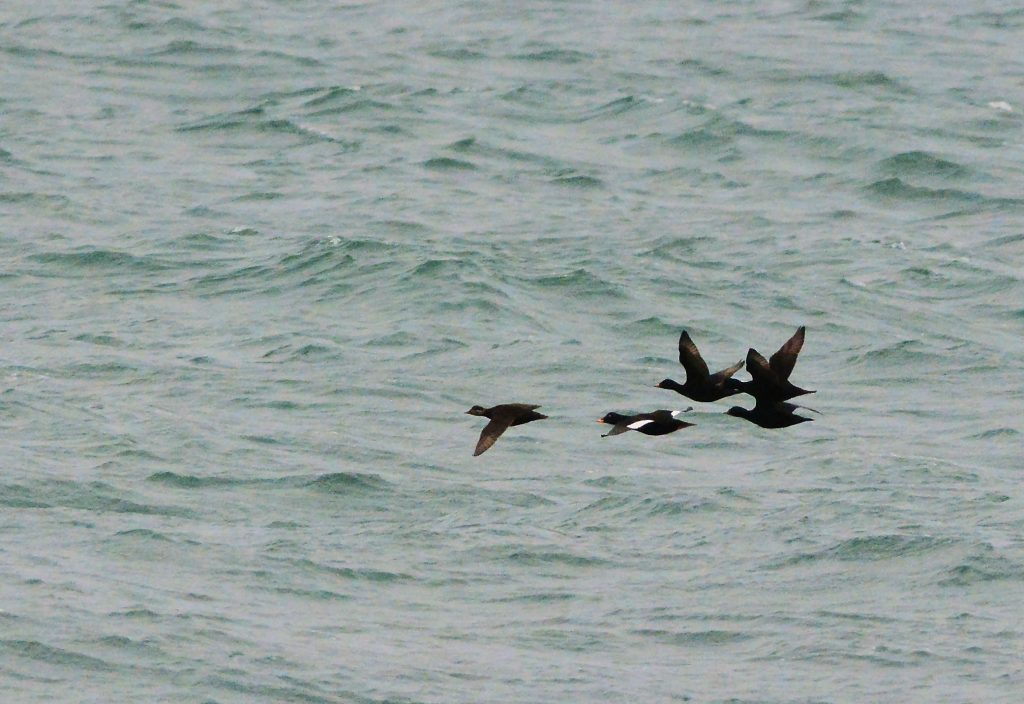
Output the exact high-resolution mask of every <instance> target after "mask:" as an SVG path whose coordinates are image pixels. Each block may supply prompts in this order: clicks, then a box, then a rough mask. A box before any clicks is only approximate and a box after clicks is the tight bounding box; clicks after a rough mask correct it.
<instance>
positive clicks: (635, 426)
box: [626, 420, 654, 430]
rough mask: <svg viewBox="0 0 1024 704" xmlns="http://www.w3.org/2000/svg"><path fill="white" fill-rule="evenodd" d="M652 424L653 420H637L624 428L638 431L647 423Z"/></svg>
mask: <svg viewBox="0 0 1024 704" xmlns="http://www.w3.org/2000/svg"><path fill="white" fill-rule="evenodd" d="M653 422H654V421H653V420H638V421H637V422H635V423H630V424H629V425H627V426H626V427H627V428H629V429H630V430H640V428H642V427H644V426H645V425H647V424H648V423H653Z"/></svg>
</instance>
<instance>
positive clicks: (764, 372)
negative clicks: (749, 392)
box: [747, 347, 775, 384]
mask: <svg viewBox="0 0 1024 704" xmlns="http://www.w3.org/2000/svg"><path fill="white" fill-rule="evenodd" d="M747 373H748V374H750V377H751V379H753V381H754V382H755V383H762V384H774V383H775V372H773V371H772V368H771V367H770V366H769V365H768V360H767V359H765V358H764V356H763V355H761V353H760V352H758V351H757V350H755V349H754V348H753V347H751V348H750V349H749V350H747Z"/></svg>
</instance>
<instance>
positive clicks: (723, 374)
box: [711, 359, 743, 384]
mask: <svg viewBox="0 0 1024 704" xmlns="http://www.w3.org/2000/svg"><path fill="white" fill-rule="evenodd" d="M740 369H743V360H742V359H741V360H740V361H738V362H736V364H734V365H732V366H731V367H726V368H725V369H723V370H722V371H720V372H715V373H714V374H712V375H711V381H712V382H713V383H715V384H721V383H722V382H723V381H725V380H726V379H728V378H729V377H731V376H732V375H733V374H735V373H736V372H738V371H739V370H740Z"/></svg>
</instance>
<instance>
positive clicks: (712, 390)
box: [656, 330, 743, 402]
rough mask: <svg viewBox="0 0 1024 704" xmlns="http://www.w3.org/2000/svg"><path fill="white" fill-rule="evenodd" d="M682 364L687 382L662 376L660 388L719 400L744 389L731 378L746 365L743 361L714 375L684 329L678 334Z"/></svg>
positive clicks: (697, 398)
mask: <svg viewBox="0 0 1024 704" xmlns="http://www.w3.org/2000/svg"><path fill="white" fill-rule="evenodd" d="M679 363H680V364H682V365H683V368H684V369H685V370H686V383H685V384H680V383H678V382H676V381H673V380H672V379H663V380H662V381H661V382H659V383H658V384H656V386H657V388H659V389H671V390H672V391H675V392H676V393H680V394H682V395H683V396H685V397H686V398H688V399H691V400H693V401H706V402H710V401H717V400H718V399H720V398H725V397H726V396H732V395H733V394H738V393H740V392H741V391H742V389H740V388H737V387H736V386H733V385H730V384H729V381H730V377H732V375H733V374H735V373H736V372H738V371H739V370H740V369H742V368H743V360H740V361H739V362H737V363H736V364H734V365H732V366H731V367H726V368H725V369H723V370H721V371H719V372H715V373H714V374H712V373H711V372H710V371H709V370H708V365H707V362H705V361H704V358H703V357H701V356H700V351H699V350H698V349H697V345H695V344H693V340H691V339H690V335H689V334H688V333H687V332H686V331H685V330H683V332H682V334H680V335H679Z"/></svg>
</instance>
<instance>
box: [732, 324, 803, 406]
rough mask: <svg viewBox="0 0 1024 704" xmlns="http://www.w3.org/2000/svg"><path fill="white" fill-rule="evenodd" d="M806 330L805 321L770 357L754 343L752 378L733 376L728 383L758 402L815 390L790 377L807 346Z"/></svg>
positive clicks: (750, 363)
mask: <svg viewBox="0 0 1024 704" xmlns="http://www.w3.org/2000/svg"><path fill="white" fill-rule="evenodd" d="M805 330H806V328H805V327H804V326H803V325H801V326H800V327H799V328H797V330H796V332H795V333H793V337H791V338H789V339H788V340H786V342H785V344H783V345H782V347H780V348H779V350H778V352H776V353H775V354H773V355H772V356H771V358H770V359H767V360H766V359H765V358H764V357H763V356H762V355H761V354H760V353H759V352H758V351H757V350H755V349H754V348H753V347H751V348H750V349H749V350H747V373H748V374H750V381H740V380H738V379H731V380H730V381H729V385H730V386H731V387H732V388H734V389H737V390H738V391H742V392H743V393H746V394H750V395H751V396H753V397H754V398H755V399H756V400H757V402H758V403H765V402H779V401H786V400H789V399H791V398H793V397H795V396H802V395H803V394H813V393H814V391H809V390H807V389H801V388H800V387H799V386H795V385H793V384H792V383H790V381H789V375H790V374H792V373H793V367H794V366H796V358H797V355H798V354H800V349H801V348H802V347H803V346H804V332H805ZM766 412H767V411H766Z"/></svg>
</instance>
